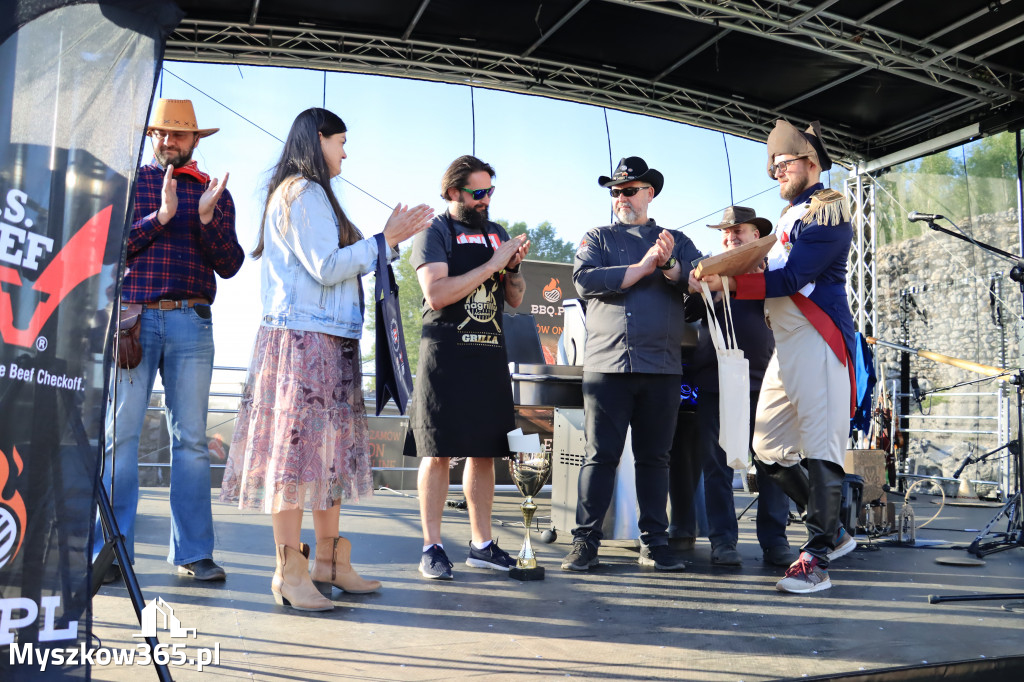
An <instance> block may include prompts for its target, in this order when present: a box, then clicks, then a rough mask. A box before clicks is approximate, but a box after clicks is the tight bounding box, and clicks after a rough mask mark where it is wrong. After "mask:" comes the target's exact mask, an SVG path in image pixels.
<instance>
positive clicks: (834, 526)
mask: <svg viewBox="0 0 1024 682" xmlns="http://www.w3.org/2000/svg"><path fill="white" fill-rule="evenodd" d="M831 167H832V161H831V159H829V157H828V153H827V152H826V151H825V145H824V143H823V142H822V140H821V130H820V128H819V127H818V124H817V122H815V123H812V124H811V125H810V127H808V128H807V129H806V130H803V131H801V130H799V129H797V128H796V127H794V126H793V125H792V124H790V123H789V122H787V121H783V120H779V121H776V123H775V129H774V130H772V132H771V134H770V135H769V136H768V175H769V176H771V178H772V179H774V180H776V181H777V182H778V183H779V193H780V195H781V196H782V198H783V199H786V200H787V201H789V202H790V205H789V207H788V208H787V209H786V211H785V212H784V213H783V214H782V217H781V218H780V219H779V223H778V233H779V241H778V242H777V243H776V244H775V246H774V247H772V250H771V251H770V252H769V254H768V267H767V270H766V271H764V272H761V273H756V274H747V275H738V276H736V277H731V278H729V288H730V289H735V291H736V298H737V299H751V300H754V299H764V301H765V319H766V321H767V322H768V326H769V327H770V328H771V329H772V331H773V332H774V336H775V354H774V355H773V356H772V358H771V360H770V361H769V363H768V367H767V369H766V370H765V375H764V381H763V382H762V384H761V395H760V397H759V398H758V403H757V416H756V418H755V422H754V443H753V447H754V455H755V458H754V464H755V466H757V468H758V469H759V470H760V471H762V472H764V473H767V474H768V475H769V476H771V477H772V478H773V479H774V480H775V481H777V482H778V483H779V485H780V486H781V487H782V489H783V490H784V491H785V492H786V494H787V495H789V496H790V497H791V498H792V499H793V500H794V501H795V502H796V503H797V504H798V505H801V506H803V507H805V508H806V510H807V513H806V518H805V523H806V525H807V535H808V540H807V542H806V544H804V546H803V547H802V548H801V552H800V556H799V557H798V558H797V560H796V561H795V562H794V563H793V564H792V565H791V566H790V567H789V569H788V570H787V571H786V574H785V576H783V578H782V579H781V580H779V582H778V583H777V584H776V586H775V587H776V589H778V590H779V591H782V592H794V593H806V592H819V591H821V590H827V589H829V588H830V587H831V586H832V582H831V580H830V579H829V575H828V570H827V569H828V566H829V563H830V562H831V561H833V560H835V559H837V558H839V557H841V556H844V555H846V554H848V553H850V552H852V551H853V550H854V549H855V548H856V546H857V542H856V541H855V540H854V539H853V537H851V536H850V534H849V533H847V532H846V531H845V530H844V529H843V527H842V526H841V525H840V523H839V505H840V499H841V495H842V485H843V479H844V478H845V472H844V470H843V463H844V461H845V458H846V443H847V439H848V437H849V433H850V417H851V416H852V414H853V409H852V408H853V406H854V403H855V402H856V401H855V400H853V399H852V396H853V395H855V391H856V385H855V382H854V375H853V366H854V361H853V358H852V355H851V351H852V349H853V348H854V345H853V335H854V328H853V316H852V315H851V313H850V306H849V303H848V300H847V297H846V262H847V258H848V256H849V253H850V244H851V242H852V240H853V226H852V225H851V223H850V209H849V207H848V206H847V205H846V200H845V198H844V197H843V195H842V194H840V193H839V192H836V191H834V190H831V189H825V187H824V185H822V183H821V182H820V179H821V172H822V171H823V170H828V169H829V168H831ZM702 279H703V280H704V281H705V282H706V283H707V284H708V286H709V288H710V289H712V290H714V291H721V290H722V280H721V278H719V277H718V276H716V275H709V276H707V277H704V278H702ZM691 286H694V287H696V286H697V282H696V280H695V279H694V280H692V281H691Z"/></svg>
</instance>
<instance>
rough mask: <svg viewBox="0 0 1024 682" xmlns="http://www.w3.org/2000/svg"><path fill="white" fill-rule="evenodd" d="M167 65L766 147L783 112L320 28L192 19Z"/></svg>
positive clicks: (550, 65) (843, 154)
mask: <svg viewBox="0 0 1024 682" xmlns="http://www.w3.org/2000/svg"><path fill="white" fill-rule="evenodd" d="M164 56H165V58H166V59H169V60H177V61H197V62H213V63H228V64H253V65H257V66H285V67H298V68H308V69H321V70H328V71H345V72H351V73H366V74H374V75H385V76H396V77H404V78H415V79H421V80H430V81H440V82H445V83H454V84H462V85H467V86H473V87H482V88H492V89H497V90H505V91H509V92H518V93H523V94H530V95H543V96H546V97H553V98H556V99H563V100H569V101H574V102H582V103H585V104H593V105H595V106H601V107H609V108H612V109H618V110H621V111H628V112H632V113H637V114H645V115H648V116H655V117H658V118H663V119H668V120H672V121H679V122H683V123H689V124H692V125H696V126H700V127H703V128H709V129H711V130H717V131H721V132H726V133H730V134H733V135H737V136H739V137H745V138H748V139H753V140H764V139H765V138H766V137H767V135H768V133H769V132H770V122H771V121H773V120H774V119H776V118H779V117H780V116H781V115H782V114H781V112H779V111H775V110H771V109H765V108H762V107H757V106H752V105H751V104H750V103H749V102H743V101H741V100H738V99H736V100H733V99H729V98H726V97H719V96H716V95H710V94H708V93H705V92H700V91H697V90H693V89H687V88H681V87H677V86H672V85H667V84H665V83H656V82H653V81H651V80H645V79H643V78H640V77H634V76H629V75H624V74H622V73H620V72H617V71H614V70H612V69H598V68H589V67H582V66H574V65H571V64H563V63H558V62H554V61H550V60H544V59H538V58H535V57H526V58H524V57H521V56H518V55H513V54H505V53H501V52H494V51H486V50H480V49H475V48H472V47H463V46H455V45H444V44H440V43H433V42H426V41H417V40H401V39H400V38H397V37H395V38H392V37H386V36H375V35H367V34H358V33H348V32H343V31H329V30H325V29H319V28H316V27H304V26H274V25H264V24H257V25H252V26H250V25H248V24H243V23H224V22H218V21H206V20H194V19H186V20H185V21H183V22H182V23H181V24H180V25H179V26H178V28H177V29H176V30H175V31H174V32H173V33H172V35H171V36H170V38H169V39H168V41H167V46H166V51H165V55H164ZM829 147H830V149H831V150H832V151H834V153H835V156H836V157H837V158H853V156H854V154H855V150H857V149H859V148H860V147H861V142H860V140H858V139H857V138H855V137H853V136H850V135H846V134H844V133H842V132H832V133H831V134H830V139H829Z"/></svg>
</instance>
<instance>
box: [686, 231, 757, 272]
mask: <svg viewBox="0 0 1024 682" xmlns="http://www.w3.org/2000/svg"><path fill="white" fill-rule="evenodd" d="M776 241H777V239H776V238H775V235H774V234H770V235H768V236H767V237H761V238H760V239H758V240H757V241H756V242H750V243H749V244H744V245H743V246H737V247H736V248H735V249H730V250H729V251H725V252H724V253H720V254H718V255H717V256H711V257H709V258H705V259H704V260H702V261H701V262H700V263H698V264H697V267H696V268H695V269H694V274H695V275H696V276H697V277H701V276H702V275H726V276H729V277H732V276H733V275H743V274H746V273H748V272H750V271H751V270H752V269H753V268H754V266H755V265H757V264H758V263H760V262H761V261H762V260H764V257H765V256H766V255H768V252H769V251H770V250H771V248H772V246H773V245H774V244H775V242H776Z"/></svg>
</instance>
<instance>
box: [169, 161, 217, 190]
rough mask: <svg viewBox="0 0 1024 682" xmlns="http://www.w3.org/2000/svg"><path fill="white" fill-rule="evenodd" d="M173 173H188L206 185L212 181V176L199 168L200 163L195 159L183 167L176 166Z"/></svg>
mask: <svg viewBox="0 0 1024 682" xmlns="http://www.w3.org/2000/svg"><path fill="white" fill-rule="evenodd" d="M173 175H174V176H175V177H177V176H179V175H188V176H190V177H193V178H195V179H196V180H198V181H199V182H201V183H203V184H204V185H205V184H208V183H209V182H210V176H209V175H207V174H206V173H204V172H203V171H201V170H199V164H198V163H196V162H195V161H189V162H188V163H186V164H185V165H184V166H182V167H181V168H175V169H174V173H173Z"/></svg>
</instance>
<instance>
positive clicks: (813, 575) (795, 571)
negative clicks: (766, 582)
mask: <svg viewBox="0 0 1024 682" xmlns="http://www.w3.org/2000/svg"><path fill="white" fill-rule="evenodd" d="M830 587H832V581H831V580H829V579H828V571H826V570H825V569H823V568H822V567H821V566H819V565H818V558H817V557H815V556H814V555H812V554H808V553H807V552H800V558H799V559H797V560H796V561H794V562H793V565H792V566H790V567H789V570H788V571H786V575H785V576H783V578H782V580H780V581H779V582H777V583H775V589H777V590H778V591H779V592H792V593H794V594H806V593H808V592H820V591H822V590H827V589H829V588H830Z"/></svg>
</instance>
